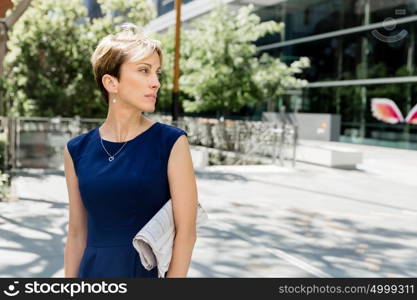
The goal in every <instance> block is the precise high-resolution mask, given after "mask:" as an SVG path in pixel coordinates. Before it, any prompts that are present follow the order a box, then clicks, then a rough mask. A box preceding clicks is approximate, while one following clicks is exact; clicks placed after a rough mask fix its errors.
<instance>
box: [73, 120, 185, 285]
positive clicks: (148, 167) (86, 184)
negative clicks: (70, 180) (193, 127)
mask: <svg viewBox="0 0 417 300" xmlns="http://www.w3.org/2000/svg"><path fill="white" fill-rule="evenodd" d="M182 134H185V135H186V136H187V133H186V132H185V131H184V130H182V129H180V128H177V127H174V126H171V125H167V124H163V123H159V122H155V123H153V124H152V125H151V127H149V128H148V129H146V130H145V131H144V132H142V133H140V134H139V135H137V136H136V137H135V138H133V139H131V140H129V141H128V142H127V143H126V145H125V146H124V147H123V149H122V150H121V151H120V152H119V153H118V154H117V155H115V157H114V160H112V161H109V159H108V158H109V155H108V154H107V153H106V152H105V150H104V149H103V147H102V145H101V142H100V133H99V129H98V127H97V128H94V129H92V130H90V131H88V132H87V133H84V134H81V135H79V136H77V137H74V138H72V139H70V140H69V141H68V143H67V148H68V151H69V153H70V155H71V157H72V160H73V163H74V168H75V172H76V174H77V177H78V185H79V190H80V194H81V198H82V202H83V204H84V206H85V208H86V210H87V215H88V216H87V222H88V235H87V245H86V248H85V250H84V253H83V256H82V259H81V262H80V266H79V272H78V277H80V278H91V277H158V270H157V268H156V267H155V268H153V269H152V270H150V271H148V270H146V269H145V268H144V267H143V265H142V263H141V261H140V257H139V254H138V253H137V252H136V250H135V248H134V247H133V245H132V240H133V238H134V236H135V235H136V233H137V232H138V231H139V230H140V229H141V228H142V227H143V226H144V225H145V224H146V223H147V222H148V221H149V220H150V219H151V218H152V217H153V216H154V215H155V214H156V213H157V212H158V210H159V209H160V208H161V207H162V206H163V205H164V204H165V203H166V202H167V201H168V200H169V199H170V198H171V195H170V190H169V183H168V175H167V165H168V158H169V155H170V153H171V150H172V147H173V145H174V144H175V142H176V140H177V139H178V138H179V137H180V136H181V135H182ZM103 144H104V147H105V148H106V150H107V151H108V152H109V153H110V154H111V155H114V154H115V153H116V152H117V151H118V150H119V149H120V147H121V146H122V145H123V142H110V141H106V140H103Z"/></svg>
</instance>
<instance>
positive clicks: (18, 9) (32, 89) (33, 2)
mask: <svg viewBox="0 0 417 300" xmlns="http://www.w3.org/2000/svg"><path fill="white" fill-rule="evenodd" d="M179 8H180V9H179ZM177 15H180V17H181V22H179V23H177V22H176V17H177ZM124 22H133V23H135V24H138V25H140V26H142V27H143V29H144V31H145V32H146V33H147V34H148V35H150V36H151V37H153V38H156V39H158V40H160V41H161V42H162V48H163V51H164V63H163V74H162V79H161V83H162V86H161V89H160V92H159V95H158V101H157V108H156V110H155V112H154V113H151V114H148V117H149V118H151V119H153V120H155V121H160V122H163V123H167V124H171V125H174V126H177V127H180V128H183V129H184V130H186V131H187V133H188V139H189V142H190V145H191V152H192V157H193V163H194V168H195V172H196V175H197V183H198V187H199V199H200V201H201V203H202V205H203V206H204V207H206V208H207V211H208V213H209V216H210V217H211V220H210V223H209V224H208V225H207V226H205V227H204V228H202V230H201V232H200V233H199V240H198V242H197V244H196V248H195V251H194V254H193V260H192V264H191V268H190V272H189V276H190V277H368V276H369V277H413V276H416V274H417V273H416V270H417V263H416V261H417V260H416V258H417V254H416V253H417V230H416V228H417V227H416V225H417V207H416V203H415V198H416V197H415V189H416V187H417V183H416V181H415V178H417V177H416V175H417V152H416V150H417V126H416V125H417V74H416V50H417V49H416V29H415V27H416V26H415V25H416V22H417V0H343V1H342V0H252V1H250V0H223V1H220V0H218V1H208V0H183V1H178V0H177V1H175V0H131V1H127V0H106V1H105V0H67V1H55V0H20V1H18V0H15V1H12V0H0V131H1V132H0V167H1V173H0V277H59V276H63V248H64V245H65V238H66V230H67V221H68V220H67V218H68V212H67V210H68V197H67V191H66V186H65V177H64V173H63V148H64V146H65V144H66V142H67V141H68V140H69V139H70V138H72V137H74V136H77V135H79V134H82V133H84V132H87V131H89V130H91V129H93V128H95V127H97V126H99V125H100V124H101V123H102V122H103V121H104V119H105V117H106V114H107V107H106V105H105V104H104V103H103V100H102V99H101V94H100V92H99V89H97V88H96V83H95V81H94V77H93V74H92V70H91V66H90V61H89V60H90V56H91V54H92V52H93V50H94V48H95V46H96V45H97V43H98V42H99V40H100V39H101V38H102V37H104V36H106V35H107V34H109V33H112V32H113V31H114V30H115V28H116V27H117V26H118V25H120V24H122V23H124ZM176 28H177V29H178V31H179V33H180V34H179V35H176V30H175V29H176ZM178 31H177V34H178ZM176 39H177V40H178V41H179V43H176ZM175 51H178V53H179V60H178V61H176V60H175ZM174 65H176V66H177V68H178V73H175V72H174ZM175 74H177V75H175ZM214 186H215V187H216V188H215V189H213V187H214Z"/></svg>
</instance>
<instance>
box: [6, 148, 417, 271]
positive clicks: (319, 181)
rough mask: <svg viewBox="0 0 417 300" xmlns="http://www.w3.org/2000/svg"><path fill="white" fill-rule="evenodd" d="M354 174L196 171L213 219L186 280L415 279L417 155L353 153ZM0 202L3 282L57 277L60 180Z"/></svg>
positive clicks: (23, 181)
mask: <svg viewBox="0 0 417 300" xmlns="http://www.w3.org/2000/svg"><path fill="white" fill-rule="evenodd" d="M348 146H350V147H358V148H360V149H362V151H364V162H363V164H361V165H360V166H359V168H358V169H357V170H339V169H330V168H327V167H321V166H316V165H310V164H304V163H297V164H296V167H295V168H291V167H290V163H287V164H288V167H279V166H277V165H253V166H210V167H206V168H204V169H198V170H197V171H196V175H197V184H198V191H199V199H200V201H201V203H202V205H203V206H204V207H205V208H206V210H207V211H208V213H209V217H210V221H209V223H208V224H207V226H205V227H203V228H202V230H201V231H200V232H199V238H198V241H197V244H196V247H195V249H194V252H193V257H192V263H191V267H190V271H189V274H188V275H189V277H398V276H403V277H411V276H413V277H415V276H417V202H416V197H415V191H416V188H417V182H416V178H417V176H416V175H417V151H407V150H398V149H390V148H380V147H372V146H363V145H351V144H349V145H348ZM27 171H28V172H26V173H24V172H22V173H21V174H20V175H19V176H16V177H15V178H14V180H13V186H14V188H15V189H16V193H17V195H18V196H19V200H17V201H15V202H10V203H0V277H60V276H63V248H64V244H65V237H66V227H67V209H68V206H67V191H66V186H65V178H64V176H63V173H62V172H59V171H58V172H51V171H49V172H48V171H37V170H27Z"/></svg>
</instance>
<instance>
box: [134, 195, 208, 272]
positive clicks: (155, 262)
mask: <svg viewBox="0 0 417 300" xmlns="http://www.w3.org/2000/svg"><path fill="white" fill-rule="evenodd" d="M207 221H208V214H207V212H206V211H205V210H204V208H203V207H202V206H201V204H200V203H198V206H197V219H196V226H197V228H198V227H200V226H202V225H204V224H205V223H206V222H207ZM174 237H175V224H174V216H173V211H172V201H171V199H170V200H168V201H167V203H165V205H164V206H163V207H162V208H161V209H160V210H159V211H158V212H157V213H156V214H155V215H154V216H153V217H152V219H150V220H149V222H148V223H146V224H145V226H143V227H142V229H141V230H140V231H139V232H138V233H137V234H136V236H135V237H134V238H133V241H132V243H133V247H135V249H136V251H137V252H138V253H139V257H140V260H141V263H142V265H143V266H144V267H145V269H146V270H148V271H149V270H152V269H153V268H154V267H155V266H157V267H158V277H165V273H166V271H167V270H168V267H169V264H170V262H171V257H172V247H173V244H174Z"/></svg>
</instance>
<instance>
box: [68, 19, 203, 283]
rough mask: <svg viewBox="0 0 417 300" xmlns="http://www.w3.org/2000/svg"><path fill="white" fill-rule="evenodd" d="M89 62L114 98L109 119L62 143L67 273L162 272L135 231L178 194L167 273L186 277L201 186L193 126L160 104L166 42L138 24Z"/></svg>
mask: <svg viewBox="0 0 417 300" xmlns="http://www.w3.org/2000/svg"><path fill="white" fill-rule="evenodd" d="M91 63H92V67H93V72H94V76H95V79H96V81H97V84H98V86H99V88H100V90H101V93H102V95H103V98H104V100H105V103H106V104H107V105H108V113H107V118H106V120H105V121H104V123H103V124H102V125H101V126H99V127H97V128H94V129H92V130H90V131H88V132H87V133H84V134H81V135H79V136H77V137H75V138H72V139H71V140H70V141H69V142H68V143H67V145H66V147H65V150H64V160H65V177H66V182H67V187H68V197H69V225H68V236H67V242H66V246H65V253H64V256H65V258H64V264H65V277H82V278H84V277H158V272H157V268H156V267H155V268H154V269H152V270H150V271H148V270H146V269H145V268H144V267H143V266H142V264H141V262H140V258H139V255H138V253H137V252H136V250H135V249H134V247H133V245H132V239H133V237H134V236H135V235H136V233H137V232H138V231H139V230H140V229H141V228H142V226H144V225H145V224H146V223H147V222H148V221H149V220H150V219H151V218H152V217H153V215H155V213H156V212H158V210H159V209H160V208H161V207H162V206H163V205H164V204H165V203H166V202H167V201H168V200H169V199H172V207H173V215H174V223H175V230H176V236H175V240H174V245H173V250H172V251H173V252H172V258H171V263H170V266H169V269H168V272H167V273H166V274H165V275H166V277H186V275H187V272H188V268H189V264H190V260H191V256H192V251H193V248H194V244H195V241H196V223H195V222H196V211H197V187H196V181H195V176H194V171H193V165H192V160H191V154H190V149H189V144H188V140H187V137H186V135H187V133H186V132H185V131H183V130H181V129H179V128H176V127H174V126H171V125H166V124H163V123H159V122H153V121H152V120H151V119H149V118H147V117H145V116H143V114H142V113H143V112H153V111H154V110H155V102H156V95H157V92H158V89H159V88H160V82H159V75H160V72H161V63H162V52H161V48H160V42H159V41H156V40H152V39H150V38H148V37H146V36H145V35H143V34H141V33H140V32H139V31H138V28H137V27H136V26H134V25H132V24H126V25H124V26H122V30H121V31H120V32H119V33H117V34H115V35H109V36H106V37H105V38H104V39H102V40H101V41H100V43H99V45H98V46H97V48H96V49H95V51H94V53H93V55H92V57H91Z"/></svg>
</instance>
